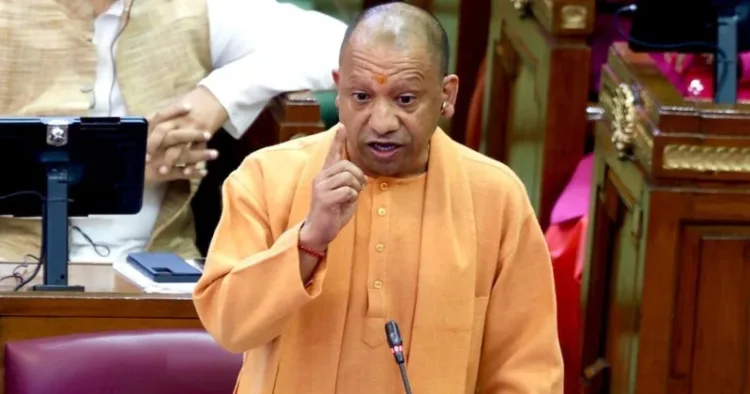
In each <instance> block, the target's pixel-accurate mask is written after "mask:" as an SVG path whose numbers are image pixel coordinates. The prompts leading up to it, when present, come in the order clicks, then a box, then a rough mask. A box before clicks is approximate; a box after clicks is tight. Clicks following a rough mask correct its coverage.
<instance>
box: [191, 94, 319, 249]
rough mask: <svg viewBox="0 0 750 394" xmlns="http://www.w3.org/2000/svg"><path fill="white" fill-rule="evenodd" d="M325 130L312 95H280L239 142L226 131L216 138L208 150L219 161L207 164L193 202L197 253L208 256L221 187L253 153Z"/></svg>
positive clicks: (217, 213)
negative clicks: (216, 155) (210, 149)
mask: <svg viewBox="0 0 750 394" xmlns="http://www.w3.org/2000/svg"><path fill="white" fill-rule="evenodd" d="M320 131H323V122H322V121H321V117H320V105H319V103H318V101H317V100H316V99H315V96H314V95H313V93H312V92H309V91H303V92H290V93H285V94H282V95H279V96H278V97H276V98H275V99H274V100H271V102H270V103H269V104H268V106H267V107H266V109H265V110H264V111H263V112H262V113H261V114H260V116H259V117H258V119H257V120H256V121H255V122H254V123H253V124H252V126H250V128H249V129H248V130H247V132H245V134H244V135H243V136H242V138H241V139H240V140H239V141H238V140H236V139H235V138H234V137H232V136H230V135H229V134H228V133H226V132H225V131H223V130H220V131H219V132H218V133H216V134H215V135H214V137H213V138H212V139H211V141H210V142H209V144H208V145H209V147H211V148H213V149H216V150H218V151H219V158H218V159H216V160H214V161H211V162H209V163H208V166H207V169H208V175H207V176H206V178H204V179H203V182H202V183H201V186H200V188H199V189H198V192H197V193H196V195H195V197H193V200H192V201H191V206H192V208H193V214H194V217H195V231H196V238H197V242H196V243H197V245H198V250H200V251H201V253H202V254H203V255H204V256H205V255H206V252H207V251H208V245H209V243H210V242H211V237H213V234H214V229H215V228H216V225H217V224H218V223H219V217H220V216H221V186H222V184H223V183H224V179H226V177H227V176H228V175H229V174H230V173H231V172H232V171H234V170H235V169H236V168H237V167H239V165H240V164H241V163H242V160H244V159H245V157H246V156H247V155H249V154H250V153H252V152H254V151H256V150H258V149H260V148H263V147H266V146H270V145H274V144H277V143H279V142H282V141H287V140H289V139H292V138H296V137H300V136H304V135H308V134H315V133H317V132H320Z"/></svg>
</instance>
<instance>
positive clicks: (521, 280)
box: [193, 129, 563, 394]
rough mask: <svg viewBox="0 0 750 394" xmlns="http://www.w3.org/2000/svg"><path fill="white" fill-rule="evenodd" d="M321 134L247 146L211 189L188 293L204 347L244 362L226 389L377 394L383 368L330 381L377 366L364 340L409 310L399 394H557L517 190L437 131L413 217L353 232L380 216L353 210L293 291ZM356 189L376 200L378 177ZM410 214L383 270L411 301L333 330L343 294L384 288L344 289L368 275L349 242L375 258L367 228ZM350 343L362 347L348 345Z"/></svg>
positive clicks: (545, 316)
mask: <svg viewBox="0 0 750 394" xmlns="http://www.w3.org/2000/svg"><path fill="white" fill-rule="evenodd" d="M334 133H335V131H334V130H329V131H327V132H324V133H320V134H317V135H314V136H310V137H305V138H300V139H296V140H292V141H289V142H287V143H284V144H280V145H276V146H273V147H269V148H266V149H263V150H260V151H258V152H255V153H253V154H252V155H250V156H249V157H248V158H247V159H246V160H245V162H244V163H243V164H242V166H240V168H238V169H237V170H236V171H235V172H234V173H233V174H232V175H230V176H229V178H228V179H227V181H226V183H225V185H224V191H223V198H224V203H223V209H224V211H223V213H222V217H221V220H220V222H219V226H218V228H217V230H216V234H215V235H214V239H213V241H212V244H211V248H210V250H209V254H208V257H207V261H206V266H205V271H204V273H203V276H202V278H201V280H200V281H199V282H198V284H197V286H196V288H195V292H194V294H193V298H194V301H195V306H196V310H197V312H198V315H199V316H200V318H201V321H202V322H203V324H204V326H205V327H206V329H207V331H208V332H209V333H211V335H212V336H213V337H214V338H215V339H216V340H217V342H219V344H221V345H222V346H223V347H224V348H226V349H228V350H230V351H233V352H244V353H245V356H244V365H243V368H242V370H241V372H240V376H239V378H238V382H237V388H236V390H235V392H236V393H240V394H250V393H253V394H254V393H262V394H270V393H276V394H298V393H306V394H307V393H309V394H331V393H347V394H349V393H352V392H356V393H358V394H370V393H373V394H374V393H378V394H381V393H384V392H392V391H388V390H389V389H392V386H391V384H392V382H393V381H394V379H395V380H396V381H397V379H398V373H399V372H398V369H397V368H396V366H395V364H393V361H392V360H391V361H389V362H390V363H391V366H392V368H393V369H392V374H393V375H392V376H391V378H390V379H385V380H384V381H383V382H375V381H367V382H366V384H357V385H356V387H352V386H349V384H354V382H356V380H352V379H340V377H339V373H340V372H341V371H345V370H348V371H351V368H350V367H351V366H352V364H354V363H362V365H366V362H367V361H371V362H372V361H378V362H380V361H379V360H380V359H379V358H378V359H377V360H375V357H376V356H374V355H375V354H376V353H375V352H379V353H378V354H382V353H386V354H390V351H389V349H388V347H387V344H386V343H385V341H384V340H382V339H378V338H376V336H380V338H383V336H384V335H385V333H384V330H383V325H382V324H383V323H385V321H387V320H389V319H391V318H393V317H394V315H395V314H396V312H395V311H398V310H400V311H401V313H403V308H401V309H399V306H400V305H402V304H409V303H413V305H414V306H413V312H412V314H413V322H412V324H411V325H410V327H408V328H405V330H406V331H408V335H409V338H408V341H409V343H408V344H407V348H408V352H409V353H408V367H407V370H408V373H409V377H410V380H411V385H412V388H413V391H414V392H417V393H419V392H423V393H431V394H442V393H444V394H456V393H498V394H499V393H503V394H561V393H562V374H563V366H562V357H561V354H560V347H559V342H558V336H557V324H556V307H555V290H554V284H553V279H552V269H551V263H550V257H549V252H548V250H547V246H546V244H545V242H544V237H543V234H542V232H541V229H540V228H539V225H538V223H537V220H536V217H535V215H534V213H533V210H532V207H531V205H530V203H529V200H528V197H527V195H526V192H525V189H524V187H523V185H522V184H521V182H520V181H519V179H518V178H517V177H516V176H515V175H514V174H513V173H512V172H511V171H510V170H509V169H508V168H507V167H505V166H504V165H502V164H500V163H498V162H496V161H494V160H492V159H489V158H487V157H485V156H483V155H481V154H479V153H477V152H475V151H472V150H470V149H468V148H466V147H464V146H462V145H460V144H457V143H455V142H454V141H452V140H451V139H450V138H449V137H448V136H447V135H446V134H445V133H444V132H443V131H441V130H439V129H438V130H437V131H436V132H435V134H434V136H433V138H432V140H431V150H430V162H429V165H428V172H427V173H426V175H425V176H424V183H423V184H424V187H423V190H424V192H423V194H422V199H423V203H422V204H421V207H422V211H423V212H421V214H420V212H413V213H411V214H408V213H405V211H404V212H402V213H401V215H403V216H404V219H403V220H399V218H397V217H396V218H389V227H388V229H387V231H384V230H383V228H381V227H380V225H379V224H377V222H371V224H370V226H371V231H370V232H369V236H367V237H362V236H361V232H360V231H358V229H357V228H356V227H357V223H358V222H360V220H359V218H358V217H359V216H361V215H372V212H370V211H364V210H371V209H375V210H380V208H383V207H379V206H376V205H373V206H369V205H368V204H362V205H358V207H357V212H356V214H355V217H354V218H353V219H352V220H351V221H350V222H349V223H348V224H347V225H346V226H345V227H344V228H343V229H342V230H341V231H340V232H339V234H338V236H337V237H336V239H335V240H334V241H333V242H332V243H331V244H330V245H329V248H328V255H327V257H326V258H325V259H323V260H322V261H321V262H320V264H319V266H318V267H317V269H316V271H315V273H314V274H313V277H312V280H311V283H310V284H309V285H308V286H307V287H305V286H304V284H303V283H302V280H301V278H300V272H299V251H298V249H297V242H298V235H299V229H300V226H301V223H302V222H303V220H304V218H305V217H306V215H307V213H308V210H309V206H310V198H311V185H312V180H313V178H314V177H315V176H316V175H317V174H318V173H319V172H320V170H321V168H322V166H323V162H324V160H325V157H326V154H327V152H328V149H329V147H330V145H331V143H332V141H333V136H334ZM372 182H374V183H373V184H377V185H378V188H379V189H380V191H386V190H388V186H387V185H388V181H387V180H382V179H376V180H373V181H372ZM415 182H419V180H415ZM380 185H386V186H382V187H381V186H380ZM368 187H371V186H368ZM383 189H385V190H383ZM415 197H417V198H419V197H420V196H419V195H417V196H415ZM373 201H375V200H373ZM376 212H377V211H376ZM377 215H379V214H377ZM386 215H387V212H386ZM407 215H411V216H409V217H407ZM414 216H416V217H417V220H416V223H418V224H419V225H420V228H419V230H418V231H419V232H420V234H421V235H420V236H418V239H419V241H418V244H417V245H414V248H416V249H418V253H413V252H414V251H413V250H410V251H404V252H403V253H400V252H399V251H397V250H395V251H393V252H392V254H391V255H390V256H391V259H392V260H393V261H390V262H387V268H388V269H389V270H399V269H404V270H405V272H406V271H408V270H409V269H411V270H415V271H414V272H415V274H414V275H415V277H416V278H415V280H416V282H417V285H416V288H415V289H413V292H412V293H411V297H412V298H413V299H409V300H404V299H403V298H405V297H410V295H409V294H408V293H407V292H402V293H400V295H399V297H400V299H395V298H393V297H391V298H390V302H388V301H386V304H385V305H384V306H383V305H380V306H379V307H380V308H379V309H380V310H378V311H376V313H374V316H370V315H371V312H372V311H370V310H369V309H372V308H373V307H372V306H371V305H369V306H368V310H367V311H366V312H363V314H364V313H366V314H367V315H368V316H361V317H360V318H361V319H363V322H364V323H366V324H362V327H364V328H363V331H362V334H361V335H357V334H356V333H355V334H354V335H352V333H351V332H350V330H351V329H352V328H351V326H349V325H347V322H348V321H350V320H348V318H349V319H351V318H352V316H350V315H351V314H350V313H349V311H350V308H352V307H354V305H355V303H356V302H354V301H352V300H356V299H358V298H359V299H363V298H365V299H367V300H368V303H369V302H373V301H374V302H380V301H378V300H382V298H379V297H378V296H373V295H372V293H373V292H374V291H375V290H378V291H386V292H388V291H389V287H388V285H389V284H388V283H382V281H381V283H380V284H379V285H378V284H377V281H375V280H374V281H372V282H368V283H365V284H362V283H360V282H354V283H353V281H352V276H353V271H357V270H358V269H360V271H361V267H358V265H360V264H362V263H363V261H364V262H366V263H368V264H369V267H368V276H369V277H372V278H379V277H378V276H377V275H378V273H377V272H376V271H378V270H377V269H374V268H373V267H379V265H378V264H379V263H377V262H373V259H372V255H371V254H368V256H367V257H365V256H361V257H360V255H358V254H355V251H357V252H359V250H361V249H360V247H359V246H360V243H362V242H365V243H369V244H371V245H373V247H374V248H375V250H376V252H383V251H387V250H389V249H387V248H388V246H387V245H382V244H380V243H378V242H379V241H378V239H374V238H373V234H376V233H377V234H386V233H392V234H390V235H391V237H392V236H393V235H398V234H407V233H410V232H413V231H415V229H414V228H408V227H413V224H412V223H413V222H415V221H414V220H413V219H414ZM363 238H364V239H363ZM368 238H369V239H368ZM389 239H392V238H389ZM410 256H411V257H410ZM355 267H358V268H355ZM415 267H416V268H415ZM356 276H361V275H356ZM385 278H388V276H385ZM368 279H369V278H368ZM370 284H371V286H370ZM376 309H378V308H376ZM402 329H404V328H402ZM376 331H378V332H379V333H377V334H376ZM360 340H361V341H365V342H367V343H368V345H369V347H363V346H357V345H356V344H352V343H349V341H360ZM345 341H346V343H345ZM342 349H347V351H346V352H343V351H342ZM363 361H364V362H363ZM350 373H351V372H350ZM346 382H352V383H346ZM344 385H346V386H344Z"/></svg>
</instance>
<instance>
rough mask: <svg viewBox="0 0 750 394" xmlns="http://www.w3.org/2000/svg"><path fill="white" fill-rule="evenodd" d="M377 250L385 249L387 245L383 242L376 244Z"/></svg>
mask: <svg viewBox="0 0 750 394" xmlns="http://www.w3.org/2000/svg"><path fill="white" fill-rule="evenodd" d="M375 250H377V251H378V252H382V251H384V250H385V245H383V244H377V245H375Z"/></svg>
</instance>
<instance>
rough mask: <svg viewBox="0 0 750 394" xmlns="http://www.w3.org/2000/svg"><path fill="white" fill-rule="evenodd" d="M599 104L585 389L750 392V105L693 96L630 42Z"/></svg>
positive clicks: (619, 51)
mask: <svg viewBox="0 0 750 394" xmlns="http://www.w3.org/2000/svg"><path fill="white" fill-rule="evenodd" d="M600 100H601V104H602V106H603V108H604V109H605V120H603V121H602V122H600V123H599V124H598V125H597V130H596V147H595V157H596V158H595V162H596V164H595V173H594V181H595V187H594V189H593V198H592V208H591V209H592V210H591V217H590V222H589V236H588V242H587V244H588V251H587V258H586V267H585V273H584V283H583V286H582V300H584V301H583V304H584V305H583V308H584V309H583V313H584V316H585V317H584V330H583V331H584V332H583V343H584V346H583V363H582V369H583V370H582V371H581V375H582V376H583V379H584V381H585V383H586V389H585V392H586V393H591V394H599V393H611V394H626V393H634V394H688V393H690V394H718V393H722V394H746V393H748V392H750V391H749V390H750V383H749V382H750V380H749V379H750V186H749V185H750V105H738V106H736V107H730V106H717V105H713V104H711V103H705V102H700V103H699V102H692V101H686V100H684V99H683V97H682V95H681V94H680V93H678V91H677V89H675V87H673V86H672V85H671V84H670V83H669V82H668V81H667V80H666V79H665V78H664V77H663V76H662V74H661V73H660V72H659V71H658V69H657V68H656V67H655V65H654V62H653V61H652V59H651V57H649V56H648V55H645V54H634V53H631V52H630V51H629V50H628V49H627V47H626V46H625V45H624V44H617V45H615V46H614V47H613V48H612V49H611V51H610V55H609V60H608V63H607V65H606V66H605V67H604V68H603V70H602V86H601V92H600ZM613 140H614V142H613Z"/></svg>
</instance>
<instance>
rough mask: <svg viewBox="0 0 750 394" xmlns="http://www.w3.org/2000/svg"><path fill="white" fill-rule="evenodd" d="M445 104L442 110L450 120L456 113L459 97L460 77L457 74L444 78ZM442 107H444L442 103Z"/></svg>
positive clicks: (443, 94)
mask: <svg viewBox="0 0 750 394" xmlns="http://www.w3.org/2000/svg"><path fill="white" fill-rule="evenodd" d="M442 96H443V103H444V104H445V106H443V107H442V108H441V111H440V112H441V113H442V115H443V116H444V117H446V118H450V117H451V116H453V113H454V112H456V98H457V97H458V76H457V75H455V74H451V75H447V76H446V77H445V78H443V92H442ZM441 105H443V104H442V103H441Z"/></svg>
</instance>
